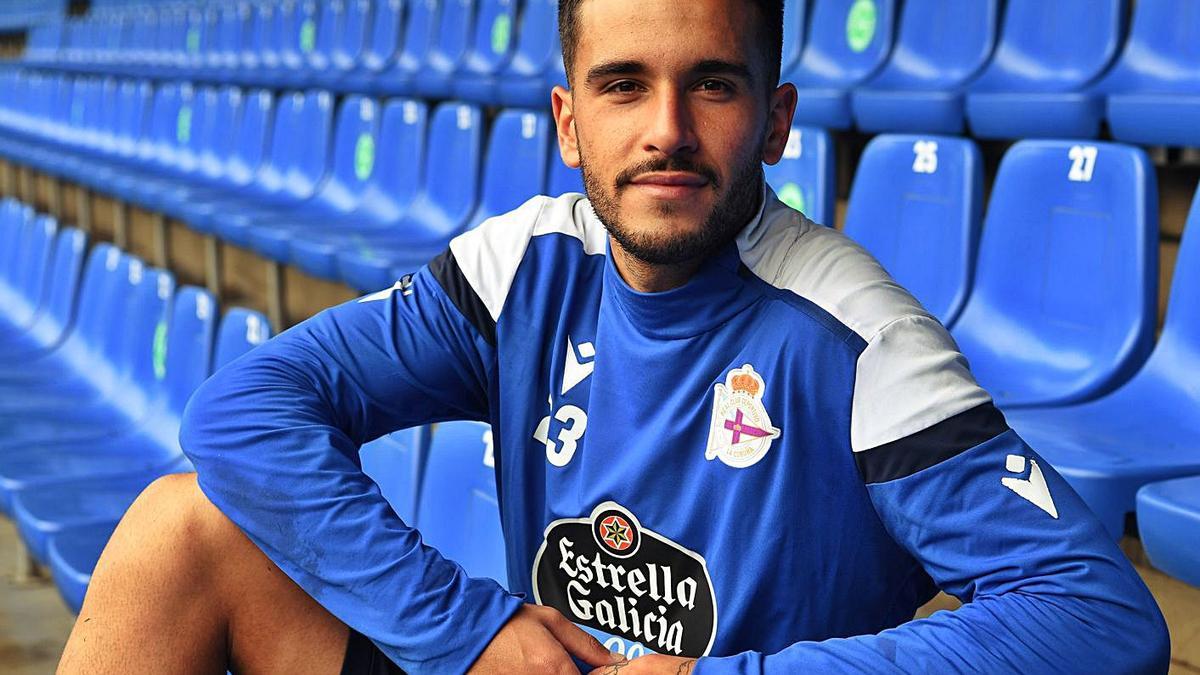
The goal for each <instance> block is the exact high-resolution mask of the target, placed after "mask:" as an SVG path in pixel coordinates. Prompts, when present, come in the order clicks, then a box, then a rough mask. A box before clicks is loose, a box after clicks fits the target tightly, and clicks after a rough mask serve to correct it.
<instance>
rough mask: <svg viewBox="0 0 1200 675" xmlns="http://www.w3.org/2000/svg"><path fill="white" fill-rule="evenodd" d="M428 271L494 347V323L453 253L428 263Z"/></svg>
mask: <svg viewBox="0 0 1200 675" xmlns="http://www.w3.org/2000/svg"><path fill="white" fill-rule="evenodd" d="M429 271H430V272H431V273H432V274H433V278H434V279H437V281H438V283H439V284H441V286H442V290H444V291H446V295H447V296H449V297H450V301H451V302H453V303H454V306H455V307H457V308H458V311H459V312H462V315H463V316H464V317H465V318H466V319H467V321H469V322H470V323H471V325H472V326H475V329H476V330H478V331H479V334H480V335H482V336H483V339H484V340H487V343H488V344H490V345H492V346H493V347H495V346H496V321H495V319H493V318H492V315H491V313H490V312H488V309H487V307H486V306H485V305H484V304H483V299H482V298H480V297H479V294H478V293H476V292H475V289H474V288H472V287H471V282H469V281H467V278H466V277H465V276H463V272H462V268H460V267H459V266H458V261H457V260H455V259H454V252H453V251H451V250H450V249H446V251H445V252H444V253H442V254H441V255H439V256H438V257H436V258H434V259H433V260H431V261H430V262H429Z"/></svg>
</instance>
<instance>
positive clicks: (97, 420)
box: [0, 260, 174, 513]
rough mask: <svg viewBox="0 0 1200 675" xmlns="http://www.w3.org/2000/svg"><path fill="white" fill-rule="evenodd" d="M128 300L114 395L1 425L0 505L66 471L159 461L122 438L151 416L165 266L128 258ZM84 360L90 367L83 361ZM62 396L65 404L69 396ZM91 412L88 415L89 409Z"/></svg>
mask: <svg viewBox="0 0 1200 675" xmlns="http://www.w3.org/2000/svg"><path fill="white" fill-rule="evenodd" d="M128 270H129V285H128V286H126V288H125V295H127V296H128V298H127V299H128V302H127V303H126V304H125V306H124V309H125V313H123V314H115V315H111V316H123V317H124V321H123V322H119V323H122V324H123V325H122V326H121V329H120V332H122V333H123V335H121V340H120V342H121V344H120V347H121V353H120V357H121V361H120V363H121V366H122V371H123V372H122V377H121V379H120V380H119V381H118V383H117V384H116V386H115V387H114V389H113V391H112V395H111V398H109V399H107V400H105V401H103V402H102V403H101V404H99V405H95V406H91V407H81V406H76V405H66V406H63V405H60V406H54V407H50V408H47V409H45V410H44V411H40V412H42V413H43V414H41V415H34V414H33V412H32V411H25V412H24V413H22V415H21V418H20V419H19V420H12V421H9V422H8V423H7V424H4V425H3V426H4V429H5V433H4V441H3V445H0V510H3V511H4V512H5V513H11V510H10V509H11V505H12V504H11V500H12V497H13V494H14V493H15V492H16V491H17V490H20V489H23V488H26V487H30V486H35V485H38V484H41V483H44V482H46V481H51V480H54V479H56V478H64V477H67V476H83V475H91V476H101V475H115V474H120V473H125V472H128V471H131V470H140V469H148V468H150V467H153V466H158V465H161V464H163V463H164V461H165V458H163V457H161V456H154V455H146V454H144V453H141V452H137V453H134V452H131V451H130V450H131V449H132V448H131V447H130V446H129V445H128V444H127V443H126V442H124V441H125V439H123V438H121V437H122V436H124V435H126V434H128V433H130V432H131V431H132V430H134V429H136V428H137V427H138V425H139V424H141V423H142V422H144V421H145V420H146V419H147V416H148V415H150V416H151V417H152V416H153V415H152V412H153V410H154V409H155V407H156V405H157V403H158V401H159V400H160V398H161V397H160V396H159V394H160V393H161V394H167V393H168V392H165V391H160V388H159V382H160V380H162V379H163V375H164V367H165V366H164V362H163V357H164V356H165V353H164V352H163V347H164V346H165V343H164V342H163V339H164V338H165V337H166V326H167V323H166V319H167V316H168V315H167V311H168V303H169V301H170V299H171V294H172V292H173V291H174V279H173V278H172V277H171V275H170V273H169V272H165V271H163V270H157V269H152V268H146V267H144V266H143V265H142V264H141V262H140V261H137V260H133V261H131V262H130V263H129V265H128ZM85 367H89V368H90V367H91V366H90V365H89V366H85ZM65 403H68V404H69V403H70V401H66V402H65ZM89 413H90V414H89Z"/></svg>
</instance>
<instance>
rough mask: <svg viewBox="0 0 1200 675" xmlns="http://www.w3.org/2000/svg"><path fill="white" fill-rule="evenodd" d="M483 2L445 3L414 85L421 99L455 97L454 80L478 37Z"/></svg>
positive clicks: (461, 1) (476, 0)
mask: <svg viewBox="0 0 1200 675" xmlns="http://www.w3.org/2000/svg"><path fill="white" fill-rule="evenodd" d="M480 2H481V0H452V1H448V2H444V3H443V4H442V12H441V17H440V19H439V21H438V30H437V33H436V34H435V35H434V37H433V41H432V42H431V43H430V45H429V51H428V52H426V53H425V63H424V65H423V66H422V67H421V71H420V73H419V74H418V76H417V78H416V80H415V82H414V84H415V88H416V93H417V95H418V96H422V97H424V98H432V99H443V98H451V97H453V96H454V79H455V74H456V73H457V72H458V69H459V67H460V65H461V64H462V63H463V59H464V58H465V57H466V55H467V52H468V49H469V48H470V45H471V40H472V37H473V36H474V34H475V19H476V16H477V15H478V7H479V5H480Z"/></svg>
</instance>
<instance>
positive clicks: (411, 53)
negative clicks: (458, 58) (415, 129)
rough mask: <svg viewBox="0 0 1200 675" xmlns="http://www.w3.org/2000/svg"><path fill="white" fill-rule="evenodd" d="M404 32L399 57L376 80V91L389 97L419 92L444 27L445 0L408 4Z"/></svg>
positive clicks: (397, 54) (427, 0)
mask: <svg viewBox="0 0 1200 675" xmlns="http://www.w3.org/2000/svg"><path fill="white" fill-rule="evenodd" d="M407 4H408V7H407V12H406V14H407V15H406V16H405V17H404V31H403V33H402V34H401V38H400V46H399V49H398V50H397V53H396V56H395V58H394V59H393V60H391V62H390V63H388V64H387V67H385V68H384V69H383V70H382V71H380V72H379V73H378V74H377V75H376V76H375V79H374V89H373V91H375V92H377V93H380V94H385V95H388V96H412V95H414V94H416V92H417V89H416V80H417V78H418V77H419V76H422V75H423V73H422V69H423V68H424V67H425V59H426V56H427V55H428V53H429V51H430V50H431V49H432V47H433V44H434V40H435V38H436V36H437V35H438V28H439V27H440V26H441V16H442V6H443V4H445V3H443V1H442V0H426V1H425V2H409V3H407Z"/></svg>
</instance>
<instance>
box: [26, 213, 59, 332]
mask: <svg viewBox="0 0 1200 675" xmlns="http://www.w3.org/2000/svg"><path fill="white" fill-rule="evenodd" d="M31 235H32V236H31V237H30V240H29V245H28V247H27V248H26V254H25V256H24V257H25V258H26V260H24V261H22V262H24V268H25V275H24V278H23V279H22V282H21V288H20V293H21V295H23V296H24V298H25V301H26V302H28V303H29V308H30V309H36V308H39V307H41V305H42V302H43V301H45V299H46V296H47V292H48V291H49V286H50V282H51V280H52V278H51V276H50V275H51V273H52V272H53V271H54V270H53V259H54V241H55V239H56V237H57V235H58V221H57V220H56V219H55V218H54V216H51V215H44V214H43V215H38V216H37V217H35V218H34V221H33V228H32V230H31Z"/></svg>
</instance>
